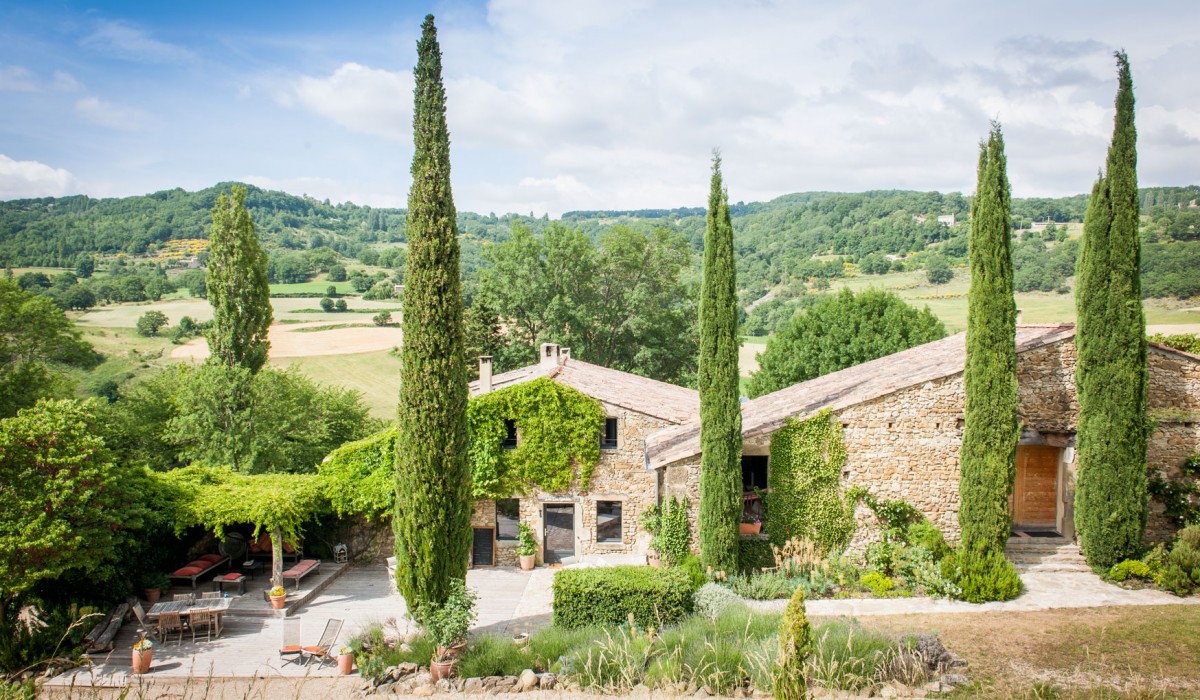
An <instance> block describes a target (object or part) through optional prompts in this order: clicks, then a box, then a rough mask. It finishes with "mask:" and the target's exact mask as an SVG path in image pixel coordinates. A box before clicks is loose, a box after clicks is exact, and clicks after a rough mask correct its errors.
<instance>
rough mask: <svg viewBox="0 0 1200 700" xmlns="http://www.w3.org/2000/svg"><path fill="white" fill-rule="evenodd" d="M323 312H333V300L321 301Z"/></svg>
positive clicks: (325, 299) (323, 299)
mask: <svg viewBox="0 0 1200 700" xmlns="http://www.w3.org/2000/svg"><path fill="white" fill-rule="evenodd" d="M321 310H322V311H325V312H330V311H333V299H330V298H329V297H324V298H322V299H321Z"/></svg>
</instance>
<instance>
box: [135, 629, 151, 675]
mask: <svg viewBox="0 0 1200 700" xmlns="http://www.w3.org/2000/svg"><path fill="white" fill-rule="evenodd" d="M153 658H154V642H152V641H151V640H149V639H146V635H142V636H141V638H140V639H138V640H137V641H136V642H134V644H133V672H134V673H138V674H141V673H147V672H149V671H150V663H151V661H153Z"/></svg>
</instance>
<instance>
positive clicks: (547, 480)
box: [467, 377, 604, 498]
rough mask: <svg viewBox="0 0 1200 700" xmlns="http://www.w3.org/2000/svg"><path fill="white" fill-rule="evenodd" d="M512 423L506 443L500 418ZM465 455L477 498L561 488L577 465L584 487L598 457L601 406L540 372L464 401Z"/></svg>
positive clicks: (564, 487) (602, 416)
mask: <svg viewBox="0 0 1200 700" xmlns="http://www.w3.org/2000/svg"><path fill="white" fill-rule="evenodd" d="M506 420H511V421H513V422H514V423H515V424H516V426H517V431H518V436H519V438H518V441H517V446H516V448H515V449H505V447H504V438H505V436H506V434H507V430H506V428H505V421H506ZM467 425H468V431H469V434H470V440H469V442H468V447H467V458H468V460H469V461H470V464H471V473H472V475H473V477H474V495H475V497H476V498H503V497H505V496H510V495H512V494H514V493H527V492H528V491H529V490H530V489H531V488H534V487H537V488H540V489H543V490H545V491H552V492H554V491H566V490H567V489H569V488H570V487H571V483H572V482H573V481H574V480H575V476H576V473H575V470H576V468H578V470H579V474H578V476H579V484H580V487H581V488H584V489H586V488H587V487H588V483H589V481H590V480H591V476H592V470H593V469H595V467H596V463H597V462H598V461H599V460H600V431H601V429H602V428H603V426H604V410H603V409H602V408H600V404H599V403H597V402H596V401H595V400H594V399H591V398H589V397H587V396H585V395H584V394H582V393H580V392H579V391H576V390H575V389H572V388H570V387H567V386H563V385H561V384H558V383H557V382H555V381H553V380H551V379H549V378H547V377H543V378H540V379H535V380H533V381H531V382H525V383H523V384H517V385H516V386H512V387H507V388H504V389H500V390H498V391H494V392H492V393H489V394H484V395H482V396H479V397H476V398H474V399H472V400H471V403H470V405H469V406H468V407H467Z"/></svg>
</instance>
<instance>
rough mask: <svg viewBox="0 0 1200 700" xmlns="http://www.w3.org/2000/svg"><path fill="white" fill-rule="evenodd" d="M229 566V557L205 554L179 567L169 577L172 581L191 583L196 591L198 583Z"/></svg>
mask: <svg viewBox="0 0 1200 700" xmlns="http://www.w3.org/2000/svg"><path fill="white" fill-rule="evenodd" d="M227 564H229V557H223V556H221V555H220V554H205V555H204V556H202V557H197V558H196V559H195V560H193V561H190V562H188V563H187V564H185V565H184V566H181V567H179V568H178V569H176V570H175V571H173V572H171V573H170V574H169V575H170V577H171V578H172V579H176V580H183V581H190V582H191V584H192V590H195V589H196V581H198V580H199V579H200V578H201V577H204V576H207V575H208V574H211V573H216V571H217V569H219V568H221V567H222V566H225V565H227Z"/></svg>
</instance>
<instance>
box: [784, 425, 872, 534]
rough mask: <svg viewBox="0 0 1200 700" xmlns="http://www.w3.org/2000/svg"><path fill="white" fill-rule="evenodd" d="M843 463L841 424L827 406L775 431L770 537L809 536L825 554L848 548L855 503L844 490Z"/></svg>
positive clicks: (852, 526)
mask: <svg viewBox="0 0 1200 700" xmlns="http://www.w3.org/2000/svg"><path fill="white" fill-rule="evenodd" d="M845 464H846V445H845V443H844V442H843V440H842V424H841V423H840V422H839V421H838V420H837V419H836V417H834V416H833V415H832V414H831V412H830V410H829V409H823V410H822V411H821V412H820V413H818V414H817V415H815V416H813V417H811V418H809V419H807V420H804V421H797V420H795V419H789V420H788V421H787V422H786V423H785V424H784V426H783V427H782V428H780V429H779V430H777V431H775V434H774V435H772V436H771V469H770V475H769V477H768V482H769V486H770V488H771V495H770V506H771V510H770V514H769V516H768V518H767V521H766V530H767V534H769V535H770V536H771V540H772V541H774V542H787V541H788V540H790V539H792V538H793V537H807V538H808V539H810V540H812V541H813V542H814V543H816V544H817V545H818V546H819V547H821V548H822V549H824V550H825V551H826V552H837V551H840V550H842V549H844V548H845V547H846V545H847V544H848V543H849V542H850V535H851V534H853V532H854V502H853V501H852V500H851V499H848V498H846V497H844V496H843V495H842V491H841V480H842V467H843V466H844V465H845Z"/></svg>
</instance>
